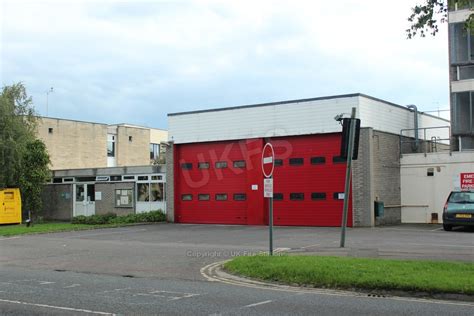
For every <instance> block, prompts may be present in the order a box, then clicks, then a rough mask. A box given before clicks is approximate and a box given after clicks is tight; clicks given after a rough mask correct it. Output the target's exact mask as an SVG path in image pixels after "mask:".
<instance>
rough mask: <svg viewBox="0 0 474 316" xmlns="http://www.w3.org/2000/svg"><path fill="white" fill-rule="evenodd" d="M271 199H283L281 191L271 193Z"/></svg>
mask: <svg viewBox="0 0 474 316" xmlns="http://www.w3.org/2000/svg"><path fill="white" fill-rule="evenodd" d="M273 201H283V193H273Z"/></svg>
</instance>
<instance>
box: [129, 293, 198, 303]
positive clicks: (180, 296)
mask: <svg viewBox="0 0 474 316" xmlns="http://www.w3.org/2000/svg"><path fill="white" fill-rule="evenodd" d="M199 295H200V294H196V293H183V292H172V291H151V292H148V293H136V294H133V296H154V297H162V298H166V299H167V300H168V301H177V300H180V299H183V298H190V297H194V296H199Z"/></svg>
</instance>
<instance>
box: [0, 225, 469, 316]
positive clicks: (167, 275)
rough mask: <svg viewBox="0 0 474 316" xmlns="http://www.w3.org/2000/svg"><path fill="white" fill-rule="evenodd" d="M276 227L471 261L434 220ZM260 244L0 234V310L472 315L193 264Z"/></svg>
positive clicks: (465, 305) (282, 238) (299, 246)
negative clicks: (217, 272)
mask: <svg viewBox="0 0 474 316" xmlns="http://www.w3.org/2000/svg"><path fill="white" fill-rule="evenodd" d="M338 245H339V230H338V229H334V228H301V227H299V228H290V227H277V228H276V229H275V247H278V248H282V249H285V250H287V251H300V252H306V253H314V254H335V255H351V256H371V257H399V258H426V259H441V260H443V259H446V260H462V261H471V262H472V261H474V234H473V233H472V232H468V231H453V232H444V231H442V230H440V229H439V227H438V226H395V227H385V228H374V229H365V228H358V229H349V231H348V235H347V240H346V245H347V248H346V249H344V250H340V249H339V248H338ZM267 247H268V230H267V228H265V227H256V226H213V225H175V224H157V225H143V226H134V227H126V228H116V229H101V230H92V231H81V232H68V233H55V234H42V235H34V236H33V235H32V236H22V237H13V238H1V237H0V314H2V315H88V314H90V315H109V314H124V315H140V314H160V315H163V314H166V315H182V314H188V315H189V314H193V315H225V314H229V315H236V314H237V315H252V314H259V315H261V314H272V315H284V314H301V315H308V314H320V315H349V314H351V315H354V314H355V315H380V314H390V315H409V314H420V315H425V314H426V315H440V314H443V315H450V314H453V315H464V314H466V315H472V314H473V313H474V303H472V302H451V301H446V302H441V301H434V300H417V299H410V298H395V297H387V298H382V297H380V298H377V297H368V296H367V295H366V294H357V293H354V294H347V293H344V292H341V293H334V292H330V291H328V292H327V293H325V292H318V293H308V292H305V291H301V292H292V291H281V290H280V291H276V290H271V289H259V288H252V287H242V286H236V285H232V284H224V283H220V282H209V281H208V280H207V279H206V278H204V277H203V276H202V275H201V273H200V269H201V268H202V267H203V266H205V265H207V264H209V263H212V262H216V261H220V260H224V259H226V258H228V257H231V256H234V255H245V254H253V253H257V252H259V251H265V250H267Z"/></svg>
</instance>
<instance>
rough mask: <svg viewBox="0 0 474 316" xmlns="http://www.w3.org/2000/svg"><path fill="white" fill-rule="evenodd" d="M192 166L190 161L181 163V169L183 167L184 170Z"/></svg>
mask: <svg viewBox="0 0 474 316" xmlns="http://www.w3.org/2000/svg"><path fill="white" fill-rule="evenodd" d="M192 168H193V164H192V163H190V162H186V163H182V164H181V169H184V170H190V169H192Z"/></svg>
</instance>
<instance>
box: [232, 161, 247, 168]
mask: <svg viewBox="0 0 474 316" xmlns="http://www.w3.org/2000/svg"><path fill="white" fill-rule="evenodd" d="M234 168H245V160H237V161H234Z"/></svg>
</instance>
